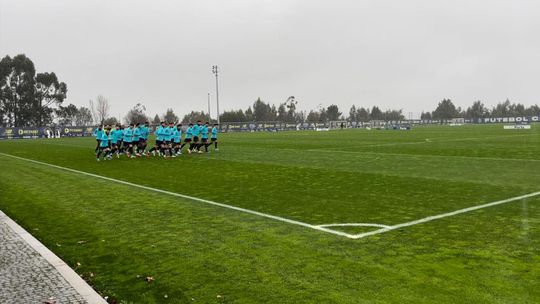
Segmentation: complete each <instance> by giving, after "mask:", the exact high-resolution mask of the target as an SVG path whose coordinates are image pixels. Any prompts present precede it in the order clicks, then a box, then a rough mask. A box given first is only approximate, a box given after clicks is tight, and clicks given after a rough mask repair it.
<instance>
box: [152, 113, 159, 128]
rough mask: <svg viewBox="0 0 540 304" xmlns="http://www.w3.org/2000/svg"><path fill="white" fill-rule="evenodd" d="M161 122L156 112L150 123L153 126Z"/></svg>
mask: <svg viewBox="0 0 540 304" xmlns="http://www.w3.org/2000/svg"><path fill="white" fill-rule="evenodd" d="M160 123H161V118H159V115H157V114H156V116H154V119H152V124H153V125H154V126H157V125H159V124H160Z"/></svg>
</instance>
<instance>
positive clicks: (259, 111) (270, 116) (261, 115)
mask: <svg viewBox="0 0 540 304" xmlns="http://www.w3.org/2000/svg"><path fill="white" fill-rule="evenodd" d="M276 116H277V110H276V108H275V106H270V104H267V103H265V102H264V101H262V100H261V98H257V100H256V101H255V102H254V103H253V120H254V121H274V120H275V119H276Z"/></svg>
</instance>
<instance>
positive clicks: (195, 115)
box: [182, 111, 210, 123]
mask: <svg viewBox="0 0 540 304" xmlns="http://www.w3.org/2000/svg"><path fill="white" fill-rule="evenodd" d="M198 120H200V121H210V116H209V115H208V114H205V113H204V111H203V112H199V111H191V113H188V114H186V115H184V118H182V123H190V122H192V123H195V122H197V121H198Z"/></svg>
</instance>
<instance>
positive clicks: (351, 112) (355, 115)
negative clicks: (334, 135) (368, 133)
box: [349, 105, 359, 121]
mask: <svg viewBox="0 0 540 304" xmlns="http://www.w3.org/2000/svg"><path fill="white" fill-rule="evenodd" d="M349 120H350V121H358V120H359V119H358V112H357V110H356V106H355V105H352V107H351V109H350V110H349Z"/></svg>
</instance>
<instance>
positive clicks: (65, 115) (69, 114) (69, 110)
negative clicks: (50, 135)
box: [55, 104, 79, 126]
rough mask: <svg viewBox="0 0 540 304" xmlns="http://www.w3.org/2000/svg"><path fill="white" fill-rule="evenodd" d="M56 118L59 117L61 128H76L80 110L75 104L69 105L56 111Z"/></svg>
mask: <svg viewBox="0 0 540 304" xmlns="http://www.w3.org/2000/svg"><path fill="white" fill-rule="evenodd" d="M55 113H56V116H57V117H58V124H59V125H61V126H74V125H76V123H77V115H78V113H79V109H77V107H76V106H75V105H74V104H69V105H67V106H65V107H63V106H59V107H58V109H56V110H55Z"/></svg>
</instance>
